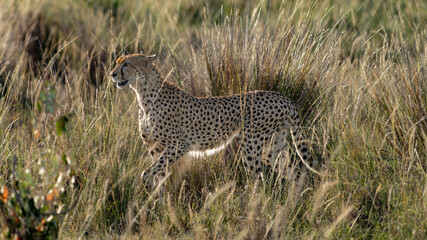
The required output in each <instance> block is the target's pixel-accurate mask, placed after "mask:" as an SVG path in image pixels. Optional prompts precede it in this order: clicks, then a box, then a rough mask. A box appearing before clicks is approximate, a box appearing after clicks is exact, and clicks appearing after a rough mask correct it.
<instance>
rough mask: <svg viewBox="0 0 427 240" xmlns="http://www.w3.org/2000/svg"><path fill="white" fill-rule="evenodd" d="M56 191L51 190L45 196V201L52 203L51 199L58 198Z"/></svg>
mask: <svg viewBox="0 0 427 240" xmlns="http://www.w3.org/2000/svg"><path fill="white" fill-rule="evenodd" d="M58 195H59V194H58V190H56V188H54V189H52V190H50V191H49V193H48V194H47V195H46V201H48V202H52V201H53V199H55V198H57V197H58Z"/></svg>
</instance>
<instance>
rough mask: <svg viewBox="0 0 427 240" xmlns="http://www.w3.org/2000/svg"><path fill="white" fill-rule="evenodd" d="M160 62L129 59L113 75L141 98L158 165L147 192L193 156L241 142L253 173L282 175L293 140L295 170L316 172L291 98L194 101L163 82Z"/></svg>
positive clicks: (146, 137) (142, 128)
mask: <svg viewBox="0 0 427 240" xmlns="http://www.w3.org/2000/svg"><path fill="white" fill-rule="evenodd" d="M155 58H156V56H155V55H143V54H131V55H125V56H122V57H119V58H118V59H117V61H116V63H117V65H116V67H115V68H114V69H113V70H112V71H111V73H110V75H111V77H112V81H113V82H114V83H115V84H116V85H117V87H118V88H119V89H122V88H125V87H126V86H128V85H129V87H130V88H131V89H132V90H133V91H134V92H135V93H136V98H137V101H138V108H139V132H140V136H141V138H142V139H143V142H144V143H145V145H146V146H147V148H148V149H149V152H150V154H151V156H152V157H153V159H154V160H155V161H154V162H153V163H152V165H151V166H150V167H149V168H148V169H147V170H145V171H144V172H143V173H142V175H141V177H142V180H143V182H144V184H145V187H146V188H147V189H151V190H152V189H153V188H154V187H155V186H156V185H157V183H158V181H159V179H162V178H163V177H164V176H165V173H166V172H167V171H168V170H169V168H170V166H171V165H172V164H174V163H175V162H176V161H177V160H178V159H180V158H181V157H183V156H184V155H186V154H187V153H193V154H197V153H206V152H209V153H213V152H216V151H218V150H220V149H222V148H224V147H225V146H226V145H228V144H229V143H230V142H231V141H232V140H233V139H235V138H236V139H237V141H238V142H239V143H240V144H241V153H242V160H243V165H244V168H245V170H246V172H248V173H250V174H255V175H256V174H260V173H261V172H262V169H263V166H264V165H267V166H268V167H271V168H272V169H273V170H274V171H276V172H277V171H280V170H281V169H283V168H284V167H285V166H286V163H283V161H278V159H280V157H281V156H280V155H283V151H284V150H286V149H287V142H286V139H287V137H288V136H290V137H291V138H292V142H293V145H294V146H295V147H296V150H297V151H296V153H297V156H298V159H300V161H299V162H300V163H299V164H297V165H295V164H294V165H295V166H297V168H300V171H301V169H302V168H306V167H308V168H309V169H312V168H313V166H314V165H315V161H309V159H310V154H309V151H308V147H307V145H306V143H305V142H304V141H302V139H301V138H302V133H301V126H300V124H301V120H300V117H299V114H298V111H297V109H296V107H295V105H294V104H293V103H292V102H291V100H289V99H288V98H287V97H285V96H283V95H281V94H279V93H277V92H270V91H251V92H246V93H241V94H235V95H230V96H224V97H207V98H202V97H193V96H191V95H188V94H186V93H185V92H184V91H183V90H181V89H180V88H179V87H177V86H176V85H175V84H173V83H171V82H169V81H167V80H164V79H163V78H162V77H161V75H160V74H159V72H158V71H157V69H156V67H155V65H154V64H153V61H154V59H155ZM289 133H291V134H289ZM287 162H288V164H287V166H289V161H287ZM301 162H302V163H303V164H301ZM304 166H306V167H304ZM314 171H315V170H314Z"/></svg>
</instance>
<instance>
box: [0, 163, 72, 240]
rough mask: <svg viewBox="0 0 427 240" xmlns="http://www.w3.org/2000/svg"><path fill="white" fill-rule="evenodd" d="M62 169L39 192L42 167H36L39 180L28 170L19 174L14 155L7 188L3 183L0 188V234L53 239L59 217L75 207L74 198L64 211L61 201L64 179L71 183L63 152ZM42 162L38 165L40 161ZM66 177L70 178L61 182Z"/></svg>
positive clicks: (56, 231) (24, 237) (43, 174)
mask: <svg viewBox="0 0 427 240" xmlns="http://www.w3.org/2000/svg"><path fill="white" fill-rule="evenodd" d="M61 158H62V160H63V162H64V163H65V165H66V168H65V171H62V172H59V173H58V174H57V176H56V183H55V184H54V186H53V187H51V188H50V190H49V191H48V192H47V193H46V194H44V195H42V194H35V193H36V192H38V189H37V185H38V182H40V181H42V180H44V178H45V170H44V167H43V166H40V168H39V172H38V175H39V178H38V181H37V179H36V178H34V177H33V176H32V174H31V172H30V171H28V170H26V171H24V173H23V174H18V172H19V171H17V169H16V162H17V158H16V156H14V157H13V170H12V176H11V179H10V183H11V184H10V187H7V186H2V187H1V191H0V216H1V219H2V221H3V225H4V227H3V231H2V233H1V235H0V236H1V237H3V238H6V239H56V238H57V237H58V232H59V224H60V216H61V215H63V214H65V213H67V212H69V211H70V210H71V209H72V208H74V206H75V203H76V201H75V202H74V203H73V204H71V205H70V207H69V208H67V209H65V210H63V203H62V201H61V200H60V199H61V198H63V197H64V196H65V194H66V188H67V189H68V188H69V187H67V186H65V185H64V182H67V183H68V186H71V187H72V185H73V184H74V176H73V175H72V169H71V167H70V164H69V159H68V158H67V157H66V156H65V155H63V156H62V157H61ZM40 165H41V164H40ZM65 179H67V180H69V181H64V180H65Z"/></svg>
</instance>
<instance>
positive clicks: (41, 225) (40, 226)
mask: <svg viewBox="0 0 427 240" xmlns="http://www.w3.org/2000/svg"><path fill="white" fill-rule="evenodd" d="M45 223H46V220H45V219H44V218H42V220H41V221H40V223H39V225H38V226H37V228H36V230H37V231H39V232H42V231H43V230H44V224H45Z"/></svg>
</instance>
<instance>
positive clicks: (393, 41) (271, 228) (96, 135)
mask: <svg viewBox="0 0 427 240" xmlns="http://www.w3.org/2000/svg"><path fill="white" fill-rule="evenodd" d="M426 25H427V4H426V2H425V1H417V0H409V1H403V0H389V1H373V0H372V1H371V0H366V1H362V0H351V1H333V0H328V1H319V2H310V1H292V0H289V1H279V0H277V1H276V0H270V1H243V0H235V1H224V2H221V3H220V2H219V1H198V0H194V1H189V0H183V1H166V0H157V1H147V2H144V3H141V2H140V1H124V0H123V1H122V0H60V1H47V0H41V1H33V0H24V1H15V0H12V1H1V2H0V186H1V185H4V186H6V187H7V188H8V189H13V186H12V185H14V184H13V183H14V181H13V177H15V178H19V177H20V176H21V178H19V179H24V178H25V176H26V177H27V178H28V176H30V175H31V176H32V178H28V179H30V180H28V181H29V182H30V183H28V184H27V185H31V188H25V189H29V190H28V192H27V193H26V194H27V195H26V196H27V197H28V198H34V201H35V205H36V206H38V207H41V206H47V207H49V208H50V209H51V208H53V209H54V210H56V209H57V208H62V209H67V208H68V207H70V206H75V207H74V208H71V209H70V210H67V211H64V214H61V215H58V216H56V215H55V218H54V219H55V221H56V222H57V223H58V224H59V227H58V229H59V237H60V238H61V239H62V238H76V237H84V238H86V237H87V238H100V237H102V238H136V239H137V238H141V237H142V238H145V239H152V238H157V239H160V238H171V239H173V238H182V239H193V238H195V237H198V238H200V239H205V238H214V239H217V238H218V239H230V238H236V239H241V238H243V239H262V238H272V239H282V238H285V239H286V238H337V239H342V238H345V239H347V238H368V239H371V238H375V239H378V238H380V239H422V238H425V237H426V236H427V220H426V219H427V200H426V199H427V181H426V179H427V160H426V159H427V156H426V155H427V113H426V111H427V67H426V66H427V39H426V38H427V37H426V36H427V30H426ZM126 52H130V53H135V52H143V53H156V54H157V55H158V56H159V57H158V60H156V65H157V66H158V68H159V69H160V72H162V74H163V75H164V76H165V77H167V78H168V79H170V80H172V81H175V82H177V83H178V84H179V85H180V86H182V88H183V89H185V91H186V92H188V93H190V94H192V95H196V96H218V95H228V94H231V93H237V92H243V91H247V90H253V89H264V90H274V91H278V92H281V93H283V94H285V95H287V96H288V97H290V98H291V99H292V100H293V101H294V102H295V103H296V104H297V105H298V107H299V109H300V110H301V113H302V116H303V117H304V126H305V133H306V137H307V138H308V139H310V142H311V145H312V148H313V149H312V150H313V152H314V154H315V156H316V158H317V159H319V160H320V161H321V162H322V168H321V175H320V176H315V177H313V178H312V184H307V185H306V186H305V188H306V189H304V191H303V193H302V194H301V195H295V194H294V193H295V191H296V190H295V186H294V184H293V183H287V186H285V188H282V190H281V191H280V189H279V188H278V187H276V186H275V185H274V182H272V181H266V182H264V183H262V182H256V183H254V182H253V181H248V180H247V176H246V175H245V173H244V172H243V168H242V166H241V165H240V162H239V157H238V155H235V154H232V151H231V150H232V149H229V150H226V151H223V152H221V153H219V154H216V155H214V156H210V157H202V158H197V159H195V158H191V157H186V158H185V159H183V161H181V162H182V163H180V164H178V165H179V166H177V167H175V168H174V170H173V173H172V176H171V177H170V179H169V181H168V183H167V185H166V186H167V187H166V191H165V194H164V198H163V201H162V202H159V199H158V198H156V197H149V196H147V195H146V194H145V193H144V191H143V189H142V187H141V182H140V178H139V176H140V174H141V172H142V171H143V170H144V169H145V168H146V167H147V166H148V165H149V164H150V161H151V159H150V158H149V157H148V156H147V152H146V149H145V147H144V145H143V143H142V141H141V140H140V138H139V137H138V132H137V129H138V127H137V114H136V111H137V106H136V101H135V96H134V94H133V92H131V91H130V90H124V91H119V90H117V89H116V87H115V86H114V84H112V83H111V82H110V79H109V78H108V76H107V75H108V74H107V73H108V72H109V71H110V70H111V69H112V67H113V66H114V59H115V58H116V57H118V56H121V55H123V54H124V53H126ZM13 159H17V160H16V165H17V166H16V168H17V170H16V171H13V165H14V164H13V162H14V161H13ZM63 160H64V161H63ZM12 173H13V174H12ZM12 175H13V176H12ZM59 175H61V176H60V178H61V179H59V180H58V178H59ZM22 181H23V180H22ZM72 181H75V184H74V188H71V187H69V186H70V182H72ZM56 189H57V190H58V191H60V192H61V194H58V195H56V194H53V193H55V191H53V192H52V190H56ZM61 190H63V191H61ZM21 191H22V189H21ZM11 192H12V190H11ZM2 194H3V195H2V196H6V195H5V194H4V192H2ZM23 194H24V193H23V192H21V195H23ZM12 195H13V194H12ZM2 196H0V200H1V199H2V198H1V197H2ZM52 197H53V198H55V204H53V203H52V202H51V199H52ZM5 202H6V201H5ZM46 202H47V203H46ZM0 203H1V201H0ZM11 204H12V203H11ZM15 205H16V202H15ZM43 211H44V210H43ZM24 215H25V214H24ZM24 215H22V216H19V217H21V219H20V221H24V218H25V216H24ZM33 217H34V215H33ZM36 219H38V220H37V221H36V222H35V224H36V226H40V224H39V223H38V221H41V220H40V219H43V216H40V217H38V218H36ZM51 221H53V220H51ZM0 224H1V225H0V228H3V229H5V228H6V226H7V224H6V222H5V221H4V219H2V220H0ZM37 224H38V225H37ZM4 231H5V230H4ZM5 236H6V235H5Z"/></svg>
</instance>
